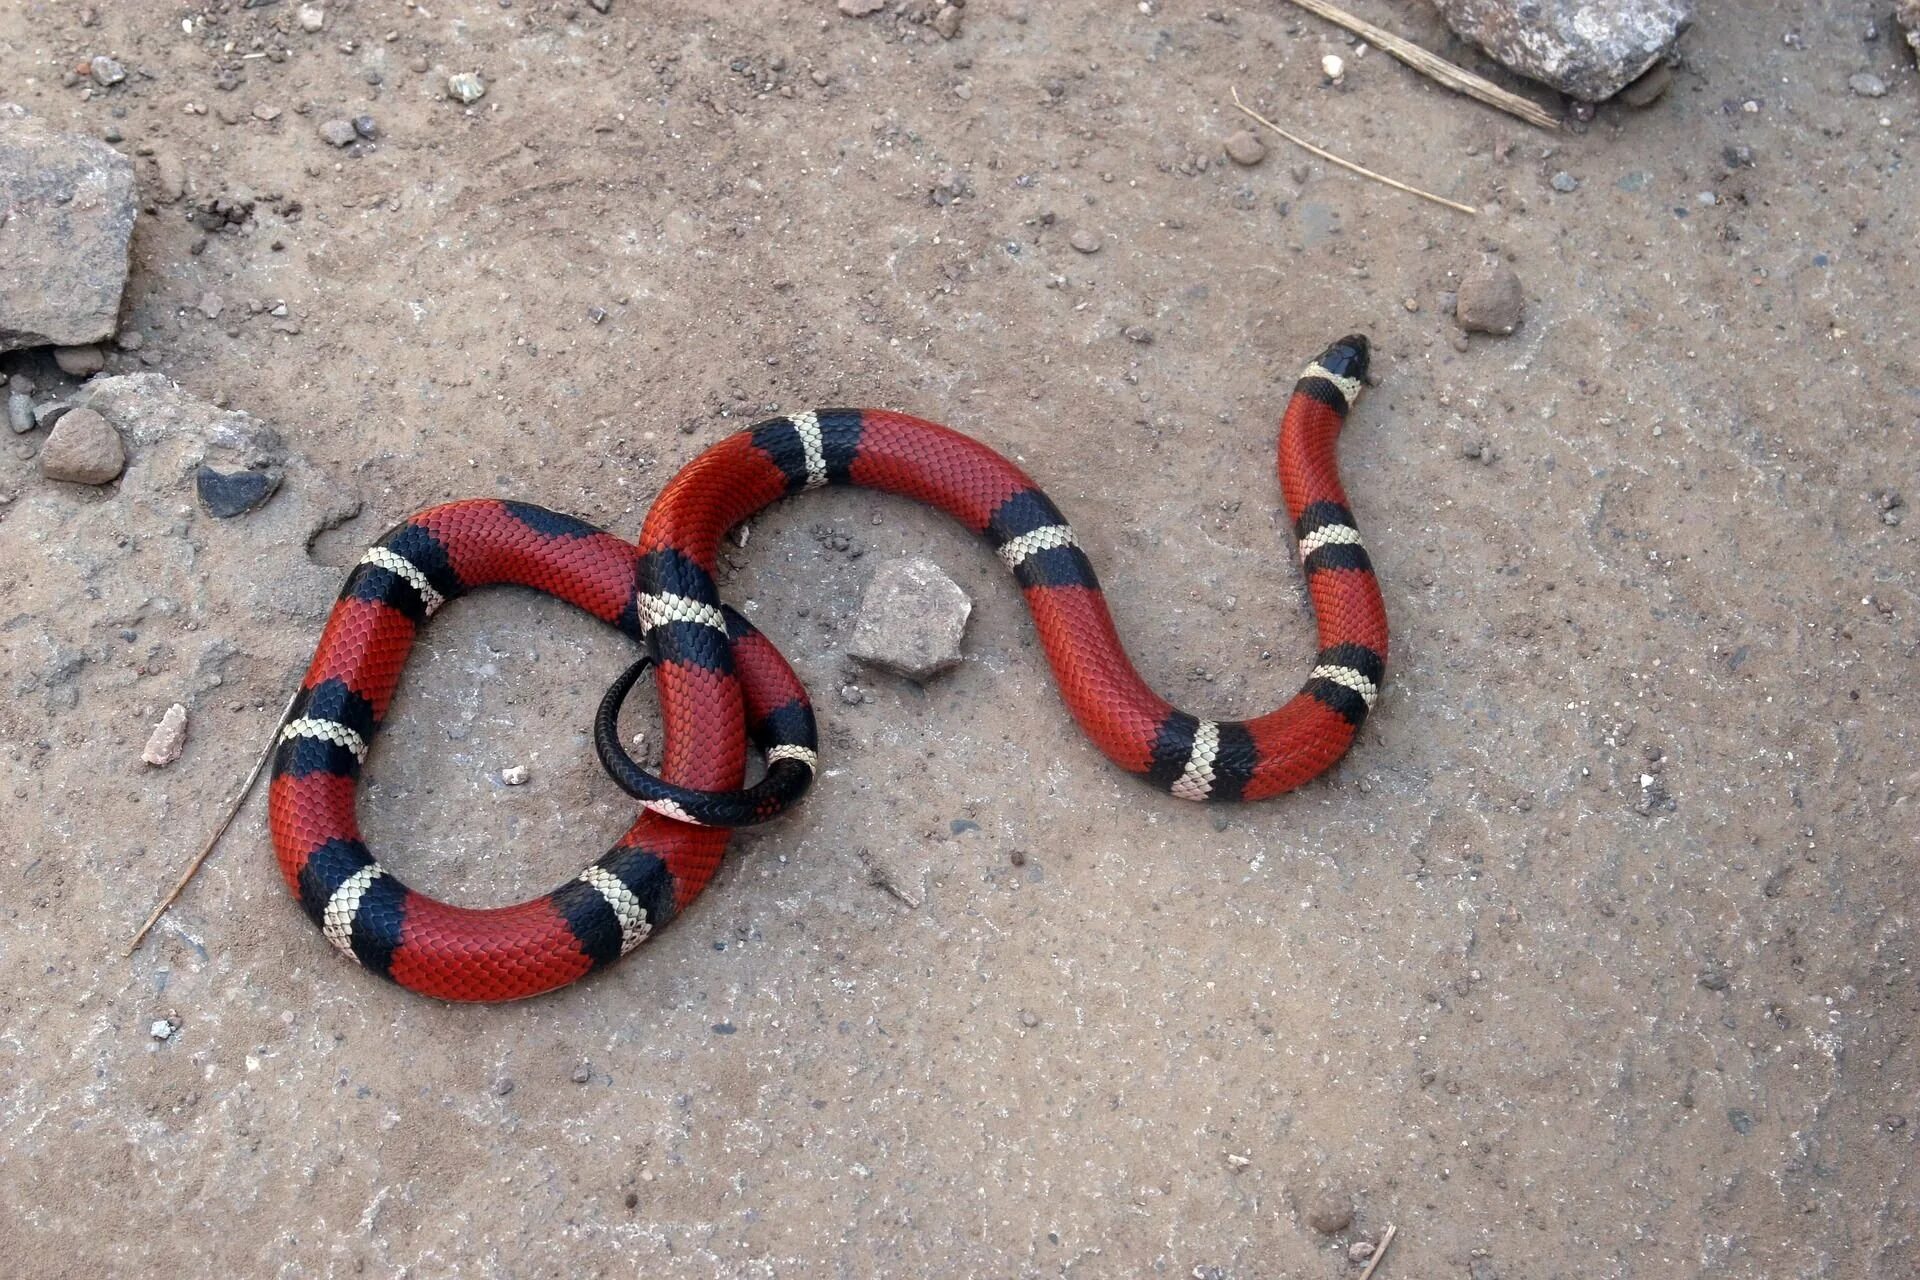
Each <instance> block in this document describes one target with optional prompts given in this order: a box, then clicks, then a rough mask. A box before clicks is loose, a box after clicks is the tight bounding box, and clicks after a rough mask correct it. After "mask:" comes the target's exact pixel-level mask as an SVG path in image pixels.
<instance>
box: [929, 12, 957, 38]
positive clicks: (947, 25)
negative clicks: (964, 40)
mask: <svg viewBox="0 0 1920 1280" xmlns="http://www.w3.org/2000/svg"><path fill="white" fill-rule="evenodd" d="M962 16H963V15H962V14H961V12H960V6H958V5H952V4H948V5H942V6H940V11H939V12H938V13H936V14H934V15H933V29H934V30H935V31H937V32H939V34H940V38H941V39H942V40H951V39H953V38H954V37H955V36H957V35H959V34H960V19H961V17H962Z"/></svg>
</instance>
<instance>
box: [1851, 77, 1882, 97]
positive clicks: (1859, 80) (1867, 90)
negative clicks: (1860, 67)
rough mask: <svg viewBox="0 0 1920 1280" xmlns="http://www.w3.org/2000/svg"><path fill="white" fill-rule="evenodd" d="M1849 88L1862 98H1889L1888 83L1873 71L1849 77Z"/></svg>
mask: <svg viewBox="0 0 1920 1280" xmlns="http://www.w3.org/2000/svg"><path fill="white" fill-rule="evenodd" d="M1847 88H1849V89H1851V90H1853V91H1854V93H1855V94H1856V95H1858V96H1859V97H1862V98H1884V97H1886V96H1887V82H1886V81H1885V80H1882V79H1881V78H1880V77H1879V76H1876V75H1874V74H1873V73H1872V72H1871V71H1862V72H1860V73H1859V74H1858V75H1851V76H1848V77H1847Z"/></svg>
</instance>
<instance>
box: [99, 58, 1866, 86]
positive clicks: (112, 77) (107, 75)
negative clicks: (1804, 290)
mask: <svg viewBox="0 0 1920 1280" xmlns="http://www.w3.org/2000/svg"><path fill="white" fill-rule="evenodd" d="M88 69H89V70H90V71H91V72H92V73H93V82H94V83H95V84H97V85H99V86H100V87H101V88H103V89H104V88H106V87H108V86H109V85H116V84H119V83H120V82H121V81H122V80H125V79H126V78H127V69H126V68H125V67H123V66H121V65H120V64H119V63H118V62H115V61H114V60H113V59H112V58H109V57H107V56H106V55H105V54H101V55H99V56H98V57H96V58H94V60H93V61H92V62H91V63H89V64H88ZM1881 92H1883V93H1884V92H1885V90H1884V89H1883V90H1882V91H1881Z"/></svg>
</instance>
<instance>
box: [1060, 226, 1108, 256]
mask: <svg viewBox="0 0 1920 1280" xmlns="http://www.w3.org/2000/svg"><path fill="white" fill-rule="evenodd" d="M1067 243H1068V244H1070V245H1072V246H1073V247H1074V248H1075V249H1077V250H1078V251H1079V252H1081V253H1098V252H1100V235H1099V233H1098V232H1095V231H1089V230H1088V229H1087V228H1085V227H1081V228H1079V229H1077V230H1076V231H1075V232H1074V233H1073V234H1072V235H1070V236H1068V237H1067Z"/></svg>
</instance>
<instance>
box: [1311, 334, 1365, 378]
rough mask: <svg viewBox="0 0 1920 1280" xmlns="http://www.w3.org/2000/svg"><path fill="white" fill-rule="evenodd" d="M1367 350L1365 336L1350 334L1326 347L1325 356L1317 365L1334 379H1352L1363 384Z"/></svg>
mask: <svg viewBox="0 0 1920 1280" xmlns="http://www.w3.org/2000/svg"><path fill="white" fill-rule="evenodd" d="M1369 350H1370V348H1369V347H1368V345H1367V337H1366V335H1365V334H1363V333H1350V334H1348V335H1347V336H1346V337H1344V338H1342V339H1340V341H1338V342H1336V343H1334V344H1333V345H1332V346H1330V347H1328V348H1327V350H1326V354H1324V355H1322V356H1321V357H1320V359H1319V361H1318V362H1317V363H1318V364H1319V365H1320V367H1321V368H1322V369H1325V370H1326V371H1327V372H1328V373H1330V374H1332V375H1333V376H1334V377H1336V378H1352V379H1354V380H1355V381H1356V382H1365V381H1366V380H1367V354H1368V351H1369Z"/></svg>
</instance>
